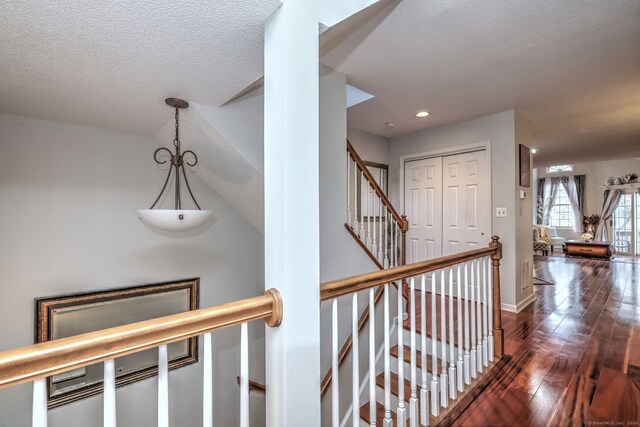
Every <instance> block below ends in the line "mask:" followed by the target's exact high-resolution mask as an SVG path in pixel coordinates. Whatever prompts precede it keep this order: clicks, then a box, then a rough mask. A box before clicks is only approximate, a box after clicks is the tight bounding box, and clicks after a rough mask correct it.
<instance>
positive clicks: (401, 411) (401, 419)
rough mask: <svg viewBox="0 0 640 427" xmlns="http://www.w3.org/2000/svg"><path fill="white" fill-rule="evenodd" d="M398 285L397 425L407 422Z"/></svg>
mask: <svg viewBox="0 0 640 427" xmlns="http://www.w3.org/2000/svg"><path fill="white" fill-rule="evenodd" d="M396 284H397V285H398V410H397V411H396V414H397V416H398V417H397V425H399V426H403V425H405V424H406V423H407V408H406V407H405V404H404V338H403V336H404V334H403V330H404V328H403V326H402V323H403V322H402V320H403V319H404V297H403V296H402V281H398V282H396Z"/></svg>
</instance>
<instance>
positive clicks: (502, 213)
mask: <svg viewBox="0 0 640 427" xmlns="http://www.w3.org/2000/svg"><path fill="white" fill-rule="evenodd" d="M506 217H507V208H496V218H506Z"/></svg>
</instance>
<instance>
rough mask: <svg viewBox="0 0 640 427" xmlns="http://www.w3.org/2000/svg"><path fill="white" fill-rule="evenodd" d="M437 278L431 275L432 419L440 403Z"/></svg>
mask: <svg viewBox="0 0 640 427" xmlns="http://www.w3.org/2000/svg"><path fill="white" fill-rule="evenodd" d="M437 277H438V272H433V273H432V274H431V415H433V416H434V417H437V416H438V415H440V401H439V399H438V395H439V393H440V390H439V388H440V382H439V378H438V326H437V320H438V316H437V314H436V306H437V303H438V295H437V294H436V280H437Z"/></svg>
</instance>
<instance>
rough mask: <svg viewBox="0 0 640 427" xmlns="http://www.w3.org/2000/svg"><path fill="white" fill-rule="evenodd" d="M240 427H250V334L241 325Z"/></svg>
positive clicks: (244, 326) (245, 326) (244, 324)
mask: <svg viewBox="0 0 640 427" xmlns="http://www.w3.org/2000/svg"><path fill="white" fill-rule="evenodd" d="M240 427H249V333H248V331H247V324H246V323H243V324H242V325H240Z"/></svg>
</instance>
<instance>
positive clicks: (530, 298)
mask: <svg viewBox="0 0 640 427" xmlns="http://www.w3.org/2000/svg"><path fill="white" fill-rule="evenodd" d="M535 300H536V294H535V293H532V294H530V295H529V296H528V297H526V298H525V299H523V300H522V301H520V302H519V303H518V305H513V304H505V303H502V305H501V306H502V309H503V310H504V311H509V312H511V313H520V312H521V311H522V310H524V309H525V308H527V307H528V306H529V305H531V304H532V303H533V302H534V301H535Z"/></svg>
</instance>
